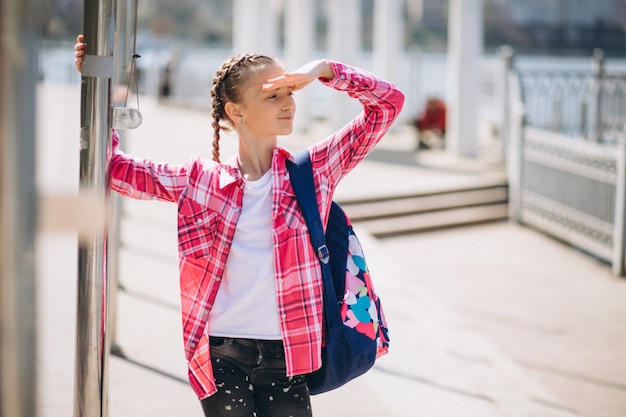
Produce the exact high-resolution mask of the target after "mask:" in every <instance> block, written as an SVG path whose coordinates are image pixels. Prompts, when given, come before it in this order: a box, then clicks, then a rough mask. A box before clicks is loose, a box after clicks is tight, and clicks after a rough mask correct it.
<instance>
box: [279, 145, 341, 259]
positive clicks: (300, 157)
mask: <svg viewBox="0 0 626 417" xmlns="http://www.w3.org/2000/svg"><path fill="white" fill-rule="evenodd" d="M295 159H296V162H295V163H293V162H291V161H290V160H288V159H287V160H286V164H287V170H288V171H289V178H290V179H291V186H292V187H293V191H294V193H295V194H296V199H297V200H298V204H299V205H300V210H302V214H303V215H304V219H305V221H306V224H307V226H308V228H309V235H310V237H311V244H312V245H313V248H314V249H315V252H316V253H317V256H318V257H319V259H320V261H321V262H322V263H323V264H327V263H328V261H329V259H330V253H329V251H328V248H327V247H326V238H325V236H324V227H323V226H322V219H321V217H320V212H319V208H318V206H317V198H316V193H315V182H314V181H313V167H312V165H311V155H309V151H308V150H304V151H302V152H299V153H297V154H296V155H295Z"/></svg>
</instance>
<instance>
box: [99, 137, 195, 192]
mask: <svg viewBox="0 0 626 417" xmlns="http://www.w3.org/2000/svg"><path fill="white" fill-rule="evenodd" d="M119 140H120V138H119V135H118V134H117V133H116V132H113V151H112V153H111V160H110V162H109V184H110V187H111V189H112V190H114V191H117V192H118V193H120V194H122V195H124V196H127V197H132V198H136V199H141V200H161V201H170V202H175V201H178V198H179V196H180V194H181V192H182V191H183V189H184V188H185V187H186V186H187V183H188V179H187V177H188V172H189V170H190V169H191V167H192V166H193V165H194V164H195V161H190V162H188V163H186V164H185V165H179V166H173V165H169V164H157V163H154V162H152V161H150V160H148V159H139V158H133V157H132V156H131V155H127V154H125V153H124V152H122V151H121V150H120V149H119Z"/></svg>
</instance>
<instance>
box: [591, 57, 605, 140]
mask: <svg viewBox="0 0 626 417" xmlns="http://www.w3.org/2000/svg"><path fill="white" fill-rule="evenodd" d="M603 78H604V52H603V51H602V49H598V48H596V49H594V50H593V98H594V101H595V106H594V107H595V109H594V114H593V119H594V120H593V123H594V131H593V137H592V140H593V141H594V142H599V141H600V140H601V139H602V127H603V126H602V79H603Z"/></svg>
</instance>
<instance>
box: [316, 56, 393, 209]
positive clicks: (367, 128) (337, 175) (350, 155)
mask: <svg viewBox="0 0 626 417" xmlns="http://www.w3.org/2000/svg"><path fill="white" fill-rule="evenodd" d="M331 66H332V67H333V70H334V72H335V77H334V78H333V79H332V80H324V79H321V81H322V82H323V83H324V84H326V85H327V86H329V87H332V88H334V89H336V90H340V91H345V92H347V93H348V94H349V95H350V96H351V97H353V98H356V99H358V100H359V101H360V103H361V105H362V106H363V111H362V112H361V113H360V114H359V115H358V116H357V117H355V118H354V119H353V120H352V121H350V122H349V123H348V124H346V125H345V126H344V127H342V128H341V129H339V130H338V131H337V132H335V133H333V134H332V135H331V136H329V137H328V138H326V139H325V140H323V141H321V142H318V143H316V144H315V145H313V146H312V147H311V148H310V149H309V152H310V153H311V162H312V164H313V170H314V172H315V173H316V181H317V184H316V185H317V189H318V192H321V194H322V195H321V196H318V199H319V201H320V202H321V209H322V210H321V213H325V214H327V213H328V210H329V208H330V201H331V200H332V195H333V193H334V190H335V189H336V187H337V184H338V183H339V181H341V179H342V178H343V177H345V176H346V175H347V174H348V173H349V172H350V171H351V170H352V169H353V168H354V167H355V166H356V165H358V164H359V162H361V161H362V160H363V159H364V158H365V157H366V156H367V154H368V153H369V152H370V151H371V150H372V149H373V148H374V146H375V145H376V144H377V143H378V142H379V141H380V140H381V139H382V138H383V136H384V135H385V133H386V132H387V130H388V129H389V127H390V126H391V125H392V124H393V122H394V121H395V120H396V118H397V117H398V115H399V114H400V111H401V110H402V106H403V104H404V94H403V93H402V92H401V91H400V90H399V89H398V88H397V87H396V86H395V85H393V84H392V83H390V82H388V81H385V80H382V79H380V78H378V77H377V76H375V75H373V74H372V73H370V72H368V71H366V70H364V69H361V68H358V67H352V66H348V65H345V64H341V63H338V62H333V61H331ZM324 221H326V219H324Z"/></svg>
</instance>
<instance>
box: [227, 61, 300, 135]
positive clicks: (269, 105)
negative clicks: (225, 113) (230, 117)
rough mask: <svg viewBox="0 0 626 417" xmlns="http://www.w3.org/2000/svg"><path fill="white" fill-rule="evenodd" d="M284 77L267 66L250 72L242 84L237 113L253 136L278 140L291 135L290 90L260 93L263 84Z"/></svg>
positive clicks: (292, 102) (279, 68)
mask: <svg viewBox="0 0 626 417" xmlns="http://www.w3.org/2000/svg"><path fill="white" fill-rule="evenodd" d="M284 73H285V68H283V67H282V66H281V65H279V64H274V65H269V66H266V67H264V68H261V69H259V70H257V71H252V72H251V73H250V75H249V78H248V79H247V80H246V82H245V84H244V90H243V94H242V97H241V102H240V103H239V109H240V112H241V114H242V116H243V117H242V120H243V121H244V123H245V125H246V128H247V129H248V130H250V131H251V132H252V133H253V134H255V135H257V136H281V135H288V134H290V133H291V132H292V131H293V118H294V114H295V111H296V103H295V100H294V98H293V88H292V87H281V88H277V89H274V90H271V91H263V84H265V83H267V80H269V79H270V78H275V77H278V76H280V75H282V74H284Z"/></svg>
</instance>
